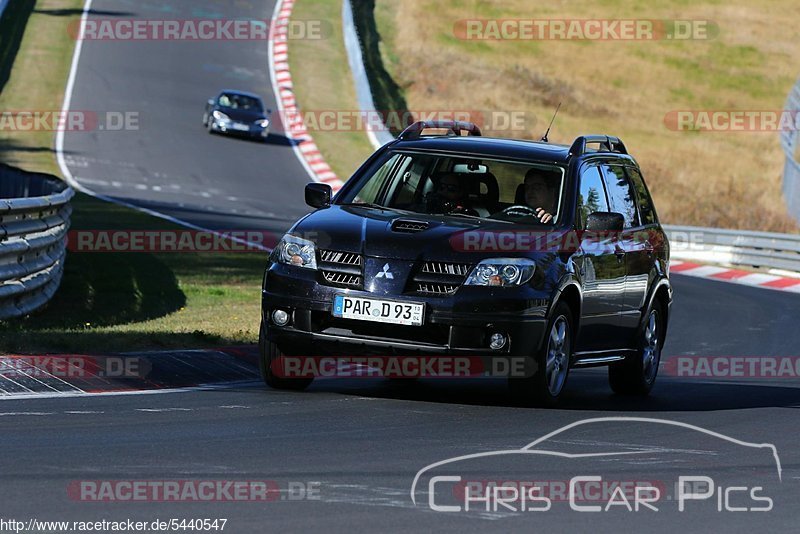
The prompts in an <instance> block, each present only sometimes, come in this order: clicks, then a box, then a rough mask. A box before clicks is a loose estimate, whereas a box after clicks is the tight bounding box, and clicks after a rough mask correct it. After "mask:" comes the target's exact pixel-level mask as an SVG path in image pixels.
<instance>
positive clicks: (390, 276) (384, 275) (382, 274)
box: [375, 263, 394, 280]
mask: <svg viewBox="0 0 800 534" xmlns="http://www.w3.org/2000/svg"><path fill="white" fill-rule="evenodd" d="M375 278H386V279H387V280H394V275H393V274H392V273H391V271H389V264H388V263H387V264H386V265H384V266H383V270H382V271H380V272H379V273H378V274H376V275H375Z"/></svg>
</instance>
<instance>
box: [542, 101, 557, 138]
mask: <svg viewBox="0 0 800 534" xmlns="http://www.w3.org/2000/svg"><path fill="white" fill-rule="evenodd" d="M559 109H561V102H559V103H558V107H557V108H556V112H555V113H553V118H552V119H550V125H549V126H548V127H547V131H546V132H545V133H544V135H543V136H542V142H543V143H549V142H550V141H549V140H548V139H547V136H548V135H550V128H552V127H553V122H554V121H555V120H556V115H558V110H559Z"/></svg>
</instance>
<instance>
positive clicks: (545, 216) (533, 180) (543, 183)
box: [505, 169, 557, 224]
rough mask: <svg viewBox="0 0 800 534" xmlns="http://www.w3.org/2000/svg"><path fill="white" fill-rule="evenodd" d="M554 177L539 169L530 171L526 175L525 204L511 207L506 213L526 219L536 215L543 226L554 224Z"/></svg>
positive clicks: (555, 199)
mask: <svg viewBox="0 0 800 534" xmlns="http://www.w3.org/2000/svg"><path fill="white" fill-rule="evenodd" d="M555 186H556V184H555V183H554V179H553V177H552V176H548V175H546V174H542V173H541V171H540V170H538V169H530V170H529V171H528V172H527V173H526V174H525V204H526V205H524V206H520V205H517V206H511V207H510V208H506V210H505V213H506V214H507V215H511V216H517V217H524V216H530V215H534V216H535V217H536V218H537V219H538V220H539V222H541V223H543V224H547V223H551V222H553V218H554V217H553V214H554V213H555V212H556V201H557V198H556V194H555Z"/></svg>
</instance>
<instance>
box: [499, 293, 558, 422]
mask: <svg viewBox="0 0 800 534" xmlns="http://www.w3.org/2000/svg"><path fill="white" fill-rule="evenodd" d="M572 328H573V325H572V313H571V311H570V309H569V306H567V305H566V304H564V303H563V302H562V303H560V304H558V305H557V306H556V308H555V310H554V311H553V316H552V317H551V319H550V321H549V323H548V325H547V334H546V336H547V337H545V340H544V342H543V344H542V348H541V349H540V351H539V354H537V355H536V356H534V357H533V358H532V360H533V361H532V362H531V363H532V364H533V365H532V366H530V367H529V366H527V365H526V368H532V369H533V375H532V376H530V377H526V378H510V379H509V387H510V389H511V392H512V394H513V395H514V396H515V397H516V398H517V399H519V400H520V401H522V402H523V403H525V404H531V405H534V406H542V407H548V408H550V407H554V406H556V405H557V404H558V401H559V400H560V399H561V396H562V394H563V392H564V389H565V387H566V385H567V378H568V377H569V368H570V364H571V362H572V341H573V329H572Z"/></svg>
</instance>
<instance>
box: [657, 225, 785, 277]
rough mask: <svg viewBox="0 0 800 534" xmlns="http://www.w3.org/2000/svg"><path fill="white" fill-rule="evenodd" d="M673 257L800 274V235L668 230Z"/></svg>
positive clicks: (690, 228) (720, 230)
mask: <svg viewBox="0 0 800 534" xmlns="http://www.w3.org/2000/svg"><path fill="white" fill-rule="evenodd" d="M665 230H666V231H667V235H668V236H669V240H670V252H671V256H672V257H673V258H675V259H684V260H696V261H701V262H709V263H722V264H728V265H737V266H744V267H756V268H762V269H777V270H781V271H792V272H795V273H800V235H792V234H776V233H769V232H745V231H741V230H722V229H717V228H700V227H697V226H665Z"/></svg>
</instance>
